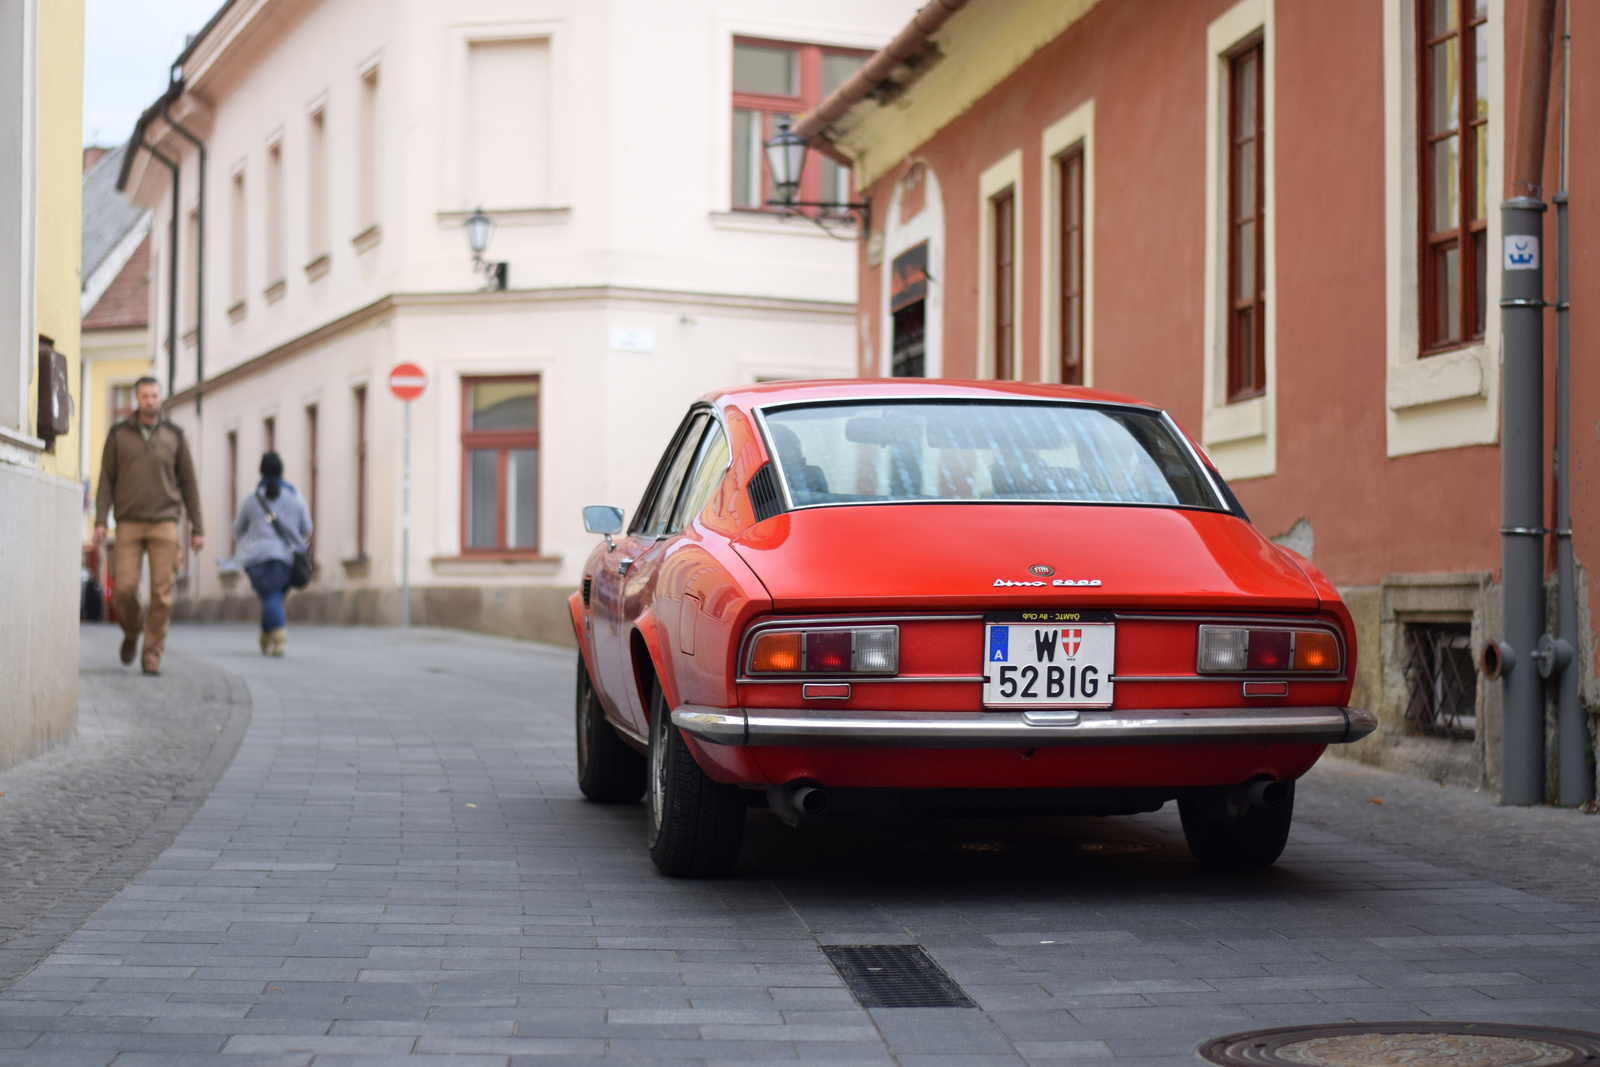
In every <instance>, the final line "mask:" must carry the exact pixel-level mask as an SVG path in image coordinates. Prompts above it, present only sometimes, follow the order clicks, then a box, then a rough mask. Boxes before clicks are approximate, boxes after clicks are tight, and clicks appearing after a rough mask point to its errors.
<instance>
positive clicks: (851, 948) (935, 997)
mask: <svg viewBox="0 0 1600 1067" xmlns="http://www.w3.org/2000/svg"><path fill="white" fill-rule="evenodd" d="M822 954H823V955H824V956H827V957H828V962H829V963H831V964H833V969H834V970H836V971H838V972H839V977H840V978H843V979H844V984H845V988H847V989H849V990H850V995H851V996H853V997H855V998H856V1000H857V1002H859V1003H860V1005H861V1006H862V1007H863V1008H973V1007H977V1005H975V1004H973V1003H972V1001H971V1000H970V999H968V997H967V995H966V994H965V993H964V992H962V991H961V987H960V986H958V985H956V980H955V979H954V978H951V977H950V976H949V975H948V974H946V973H945V972H944V968H943V967H940V966H939V965H938V964H937V963H934V962H933V958H932V957H931V956H929V955H928V954H927V953H926V952H924V951H923V950H922V946H921V945H823V946H822Z"/></svg>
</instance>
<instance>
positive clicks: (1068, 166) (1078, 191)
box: [1056, 143, 1084, 385]
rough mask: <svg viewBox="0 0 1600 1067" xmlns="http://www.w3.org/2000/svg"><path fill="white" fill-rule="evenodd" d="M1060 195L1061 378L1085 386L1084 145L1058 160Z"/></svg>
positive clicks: (1063, 382) (1077, 146)
mask: <svg viewBox="0 0 1600 1067" xmlns="http://www.w3.org/2000/svg"><path fill="white" fill-rule="evenodd" d="M1056 168H1057V170H1058V171H1059V175H1058V186H1059V189H1060V192H1061V204H1060V207H1059V214H1058V222H1059V224H1060V227H1061V233H1060V249H1061V252H1060V254H1061V264H1060V269H1059V278H1060V282H1061V368H1060V371H1061V375H1060V379H1059V380H1060V381H1061V382H1062V384H1064V385H1082V384H1083V291H1084V286H1083V145H1082V143H1079V144H1078V145H1076V146H1074V147H1073V148H1070V149H1068V150H1067V152H1066V153H1065V154H1063V155H1061V156H1060V157H1059V158H1058V159H1057V160H1056Z"/></svg>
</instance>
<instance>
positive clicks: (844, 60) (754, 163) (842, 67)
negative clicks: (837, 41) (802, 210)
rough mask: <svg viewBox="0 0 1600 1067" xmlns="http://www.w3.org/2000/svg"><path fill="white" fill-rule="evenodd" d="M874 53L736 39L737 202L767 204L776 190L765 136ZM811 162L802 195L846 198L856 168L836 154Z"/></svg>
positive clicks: (825, 199)
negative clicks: (836, 159) (851, 168)
mask: <svg viewBox="0 0 1600 1067" xmlns="http://www.w3.org/2000/svg"><path fill="white" fill-rule="evenodd" d="M868 54H869V53H867V52H858V51H851V50H848V49H833V48H829V49H824V48H821V47H818V46H816V45H797V44H782V43H778V42H771V41H743V40H740V41H735V42H734V44H733V206H734V207H736V208H761V207H763V206H764V205H765V203H766V201H767V199H768V198H769V196H770V195H771V180H770V175H768V173H767V169H766V166H767V165H766V158H765V153H764V152H762V150H761V146H762V144H763V142H765V141H766V140H768V139H769V138H771V137H772V135H773V134H774V133H775V132H777V128H778V122H779V121H780V120H782V119H793V118H795V117H796V116H799V115H801V114H804V113H805V112H807V111H810V110H812V109H813V108H815V107H816V106H817V105H818V104H820V103H821V102H822V101H823V99H824V98H826V97H827V95H828V94H829V93H831V92H833V90H835V89H837V88H838V87H839V86H840V85H842V84H844V82H845V80H846V79H847V78H849V77H850V75H852V74H854V73H855V72H856V70H857V69H858V68H859V67H860V66H861V64H862V63H863V62H864V61H865V60H866V58H867V56H868ZM811 155H815V156H819V158H818V160H817V162H815V163H809V162H808V163H807V165H806V170H805V173H804V174H802V175H801V178H800V199H801V200H802V201H812V202H823V203H845V202H848V201H849V199H850V172H849V170H848V168H845V167H842V166H840V165H839V164H838V163H835V162H834V161H833V160H831V159H827V158H826V157H821V156H820V153H811Z"/></svg>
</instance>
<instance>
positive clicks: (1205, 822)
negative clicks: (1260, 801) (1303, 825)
mask: <svg viewBox="0 0 1600 1067" xmlns="http://www.w3.org/2000/svg"><path fill="white" fill-rule="evenodd" d="M1283 784H1284V785H1286V786H1287V787H1288V789H1289V796H1288V798H1287V799H1286V800H1284V801H1283V803H1281V804H1278V805H1277V806H1275V807H1271V808H1247V809H1246V810H1245V813H1244V814H1243V815H1241V816H1239V818H1238V819H1234V820H1229V819H1227V818H1226V817H1225V813H1224V812H1223V811H1222V810H1220V809H1221V808H1222V807H1223V805H1221V804H1207V803H1206V802H1205V800H1204V799H1202V798H1197V797H1180V798H1179V800H1178V815H1179V816H1180V817H1181V818H1182V819H1183V837H1184V840H1185V841H1187V842H1188V843H1189V851H1190V852H1192V853H1193V854H1194V858H1195V859H1197V860H1199V861H1200V862H1201V863H1202V864H1204V865H1205V866H1207V867H1218V868H1223V869H1227V870H1236V871H1244V870H1258V869H1260V868H1262V867H1270V866H1272V864H1273V863H1275V862H1276V861H1277V859H1278V857H1279V856H1281V855H1282V854H1283V846H1284V845H1286V844H1287V843H1288V841H1289V824H1290V822H1292V821H1293V820H1294V783H1293V782H1285V783H1283Z"/></svg>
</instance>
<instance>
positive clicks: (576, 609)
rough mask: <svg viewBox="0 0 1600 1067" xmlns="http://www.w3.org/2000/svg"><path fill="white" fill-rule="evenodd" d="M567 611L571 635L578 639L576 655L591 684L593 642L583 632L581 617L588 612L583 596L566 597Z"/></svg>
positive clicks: (592, 677) (577, 594)
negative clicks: (580, 657) (581, 662)
mask: <svg viewBox="0 0 1600 1067" xmlns="http://www.w3.org/2000/svg"><path fill="white" fill-rule="evenodd" d="M567 609H568V610H569V611H570V612H571V613H572V633H573V635H574V636H575V637H576V638H577V639H578V655H580V656H582V657H583V666H584V669H586V670H587V671H588V672H589V679H590V681H591V682H592V681H593V680H594V677H595V665H594V642H593V641H592V640H591V636H592V635H590V634H586V633H584V632H583V617H584V615H585V614H586V612H587V610H588V609H586V608H585V607H584V606H583V595H582V594H581V593H573V594H572V595H571V596H569V597H567Z"/></svg>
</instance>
